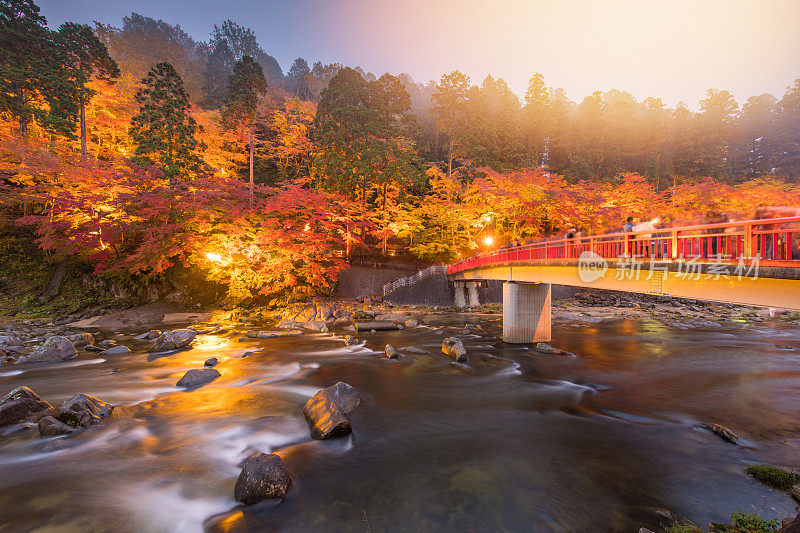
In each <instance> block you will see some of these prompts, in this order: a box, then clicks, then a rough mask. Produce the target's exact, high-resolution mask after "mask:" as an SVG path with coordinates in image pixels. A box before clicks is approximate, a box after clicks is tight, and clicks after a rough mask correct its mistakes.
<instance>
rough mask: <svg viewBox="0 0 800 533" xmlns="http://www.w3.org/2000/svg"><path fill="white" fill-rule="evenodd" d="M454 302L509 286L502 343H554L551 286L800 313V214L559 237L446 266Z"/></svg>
mask: <svg viewBox="0 0 800 533" xmlns="http://www.w3.org/2000/svg"><path fill="white" fill-rule="evenodd" d="M447 274H448V277H449V279H450V280H451V281H452V282H453V283H454V285H455V294H456V305H467V304H468V303H477V302H471V300H473V299H474V298H472V295H475V294H477V291H475V290H472V289H473V287H474V286H475V284H476V283H477V282H478V281H479V280H489V279H492V280H503V281H506V282H507V283H505V284H504V286H503V339H504V340H506V341H507V342H536V341H540V340H550V284H553V283H555V284H559V285H571V286H577V287H591V288H598V289H612V290H620V291H628V292H638V293H645V294H657V295H663V296H674V297H682V298H695V299H700V300H711V301H717V302H727V303H736V304H745V305H758V306H765V307H777V308H784V309H790V310H795V311H800V217H788V218H773V219H764V220H748V221H742V222H727V223H723V224H708V225H702V226H687V227H678V228H665V229H656V230H648V231H639V232H628V233H610V234H606V235H593V236H587V237H576V238H573V239H559V240H549V241H542V242H537V243H534V244H527V245H524V246H516V247H510V248H504V249H500V250H496V251H492V252H487V253H483V254H478V255H476V256H475V257H472V258H469V259H465V260H463V261H460V262H458V263H455V264H453V265H449V266H448V267H447Z"/></svg>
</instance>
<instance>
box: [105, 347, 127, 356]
mask: <svg viewBox="0 0 800 533" xmlns="http://www.w3.org/2000/svg"><path fill="white" fill-rule="evenodd" d="M129 353H131V349H130V348H128V347H127V346H113V347H111V348H109V349H107V350H103V351H102V352H100V354H99V355H125V354H129Z"/></svg>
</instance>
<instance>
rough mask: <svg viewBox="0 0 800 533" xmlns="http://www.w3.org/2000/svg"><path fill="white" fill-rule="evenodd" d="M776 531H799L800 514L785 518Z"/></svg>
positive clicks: (799, 532) (783, 532) (791, 532)
mask: <svg viewBox="0 0 800 533" xmlns="http://www.w3.org/2000/svg"><path fill="white" fill-rule="evenodd" d="M778 533H800V514H799V515H797V516H795V517H794V519H792V518H785V519H784V520H783V523H782V524H781V529H780V531H779V532H778Z"/></svg>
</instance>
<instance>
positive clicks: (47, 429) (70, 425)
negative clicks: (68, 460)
mask: <svg viewBox="0 0 800 533" xmlns="http://www.w3.org/2000/svg"><path fill="white" fill-rule="evenodd" d="M113 411H114V406H113V405H111V404H110V403H107V402H104V401H103V400H100V399H98V398H95V397H94V396H90V395H88V394H76V395H74V396H73V397H72V398H69V399H68V400H66V401H65V402H64V403H63V404H62V405H61V408H60V409H58V411H57V412H56V413H55V414H54V415H52V416H46V417H44V418H42V419H41V420H39V434H40V435H41V436H42V437H54V436H56V435H68V434H71V433H75V432H76V431H81V430H83V429H88V428H91V427H94V426H97V425H99V424H100V423H101V422H102V421H103V419H104V418H106V417H107V416H109V415H110V414H111V413H112V412H113Z"/></svg>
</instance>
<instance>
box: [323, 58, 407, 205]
mask: <svg viewBox="0 0 800 533" xmlns="http://www.w3.org/2000/svg"><path fill="white" fill-rule="evenodd" d="M415 135H416V120H415V118H414V116H413V114H412V112H411V100H410V97H409V95H408V92H406V90H405V88H404V87H403V85H402V83H401V82H400V80H399V78H397V77H396V76H391V75H389V74H384V75H383V76H381V78H380V79H378V80H375V81H373V82H368V81H367V80H365V79H364V78H363V77H362V76H361V74H359V73H358V72H357V71H356V70H354V69H351V68H343V69H341V70H340V71H339V72H338V73H337V74H336V76H334V77H333V79H331V81H330V84H329V85H328V88H327V89H325V90H324V91H323V93H322V99H321V100H320V102H319V106H318V107H317V116H316V118H315V120H314V141H315V144H316V145H317V147H318V149H319V152H320V156H319V158H318V159H317V162H316V168H315V170H316V174H317V178H318V179H319V180H320V182H321V183H322V184H323V185H324V186H325V187H326V188H328V189H329V190H335V191H339V192H342V193H345V194H348V195H350V196H353V197H358V196H360V197H361V200H362V201H363V202H364V203H365V204H366V203H367V201H368V199H367V191H368V190H371V189H374V190H375V191H376V193H377V195H376V204H380V205H382V206H383V208H384V209H385V208H386V205H387V204H386V199H387V196H386V194H387V188H388V187H389V186H390V185H391V184H398V185H402V184H404V183H406V182H407V181H408V178H409V176H410V175H412V174H413V173H414V172H415V170H416V168H415V167H414V161H415V147H414V143H413V137H414V136H415Z"/></svg>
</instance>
